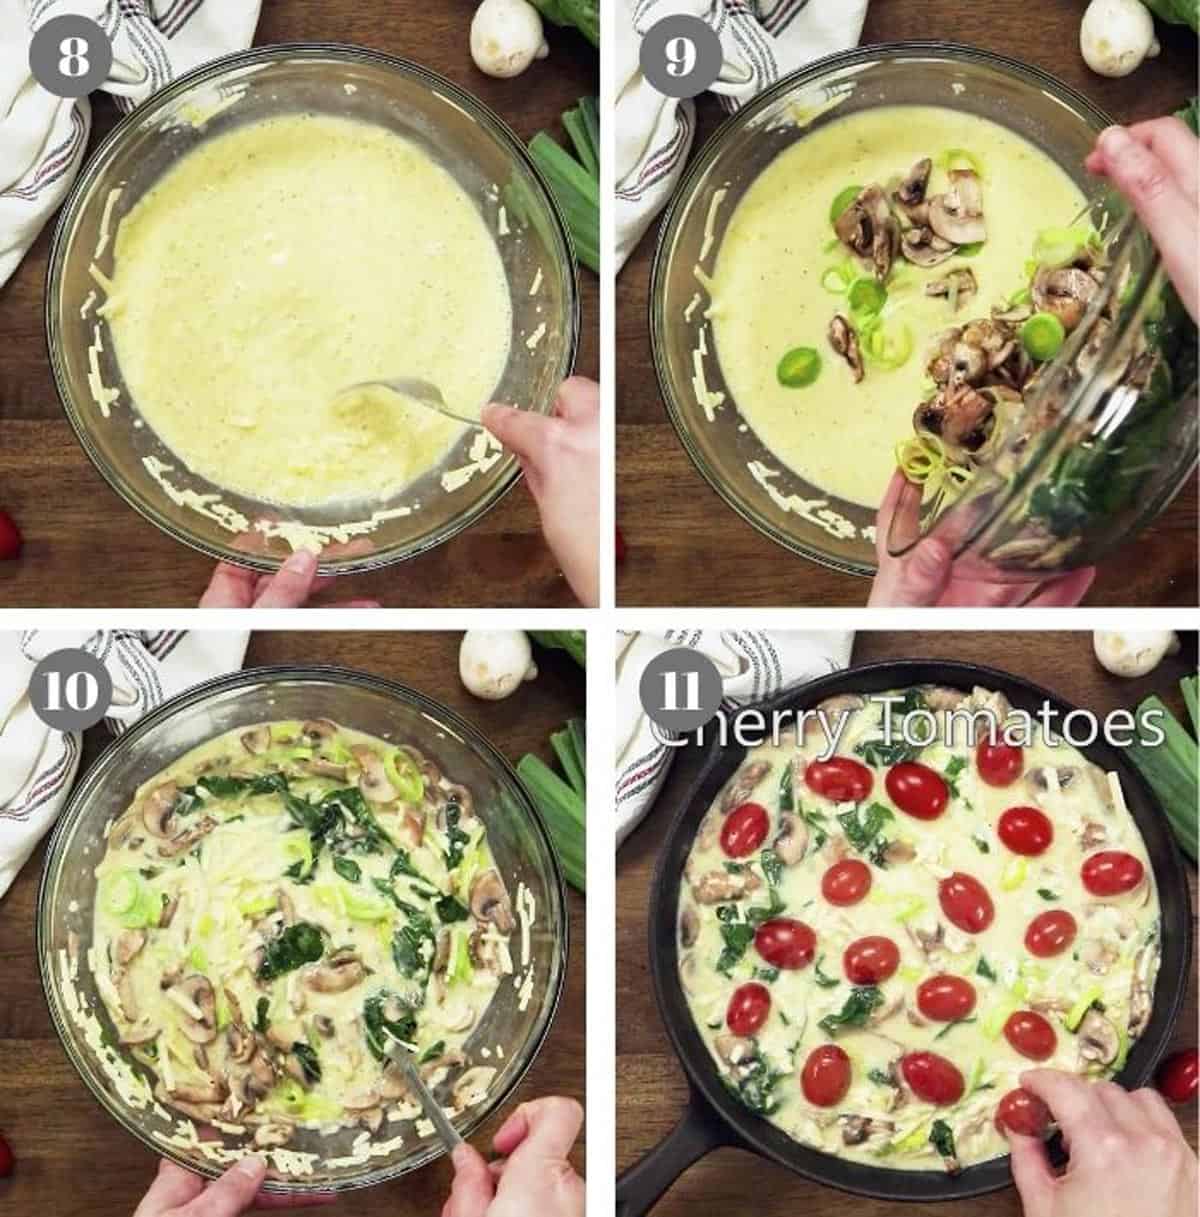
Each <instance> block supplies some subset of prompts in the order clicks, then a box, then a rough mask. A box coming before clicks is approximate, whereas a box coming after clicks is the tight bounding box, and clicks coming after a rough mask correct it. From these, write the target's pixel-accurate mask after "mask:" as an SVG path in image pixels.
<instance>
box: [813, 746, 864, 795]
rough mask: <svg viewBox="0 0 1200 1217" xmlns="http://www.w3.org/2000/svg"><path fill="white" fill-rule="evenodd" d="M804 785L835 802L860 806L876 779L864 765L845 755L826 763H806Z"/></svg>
mask: <svg viewBox="0 0 1200 1217" xmlns="http://www.w3.org/2000/svg"><path fill="white" fill-rule="evenodd" d="M804 784H805V785H806V786H807V787H808V788H809V790H814V791H816V793H817V794H819V795H822V796H824V797H825V798H827V799H832V800H833V802H835V803H861V802H862V801H863V799H865V798H866V797H867V795H869V794H870V793H871V787H872V786H874V785H875V778H874V776H873V775H872V773H871V771H870V770H869V769H868V768H867V767H866V765H862V764H859V762H858V761H855V760H852V759H851V758H850V757H848V756H833V757H830V758H829V760H827V761H809V763H808V766H807V767H806V768H805V770H804Z"/></svg>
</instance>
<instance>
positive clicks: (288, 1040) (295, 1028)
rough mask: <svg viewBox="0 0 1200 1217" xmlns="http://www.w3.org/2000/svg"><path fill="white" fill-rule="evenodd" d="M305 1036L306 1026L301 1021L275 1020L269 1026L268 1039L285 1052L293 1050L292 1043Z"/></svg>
mask: <svg viewBox="0 0 1200 1217" xmlns="http://www.w3.org/2000/svg"><path fill="white" fill-rule="evenodd" d="M303 1038H304V1028H303V1027H301V1026H300V1024H299V1023H293V1022H282V1023H281V1022H274V1023H272V1024H271V1025H270V1026H269V1027H268V1028H267V1039H268V1040H269V1041H270V1042H271V1043H272V1044H274V1045H275V1047H276V1048H282V1049H283V1051H284V1052H291V1050H292V1045H293V1044H295V1043H298V1042H299V1041H300V1040H302V1039H303Z"/></svg>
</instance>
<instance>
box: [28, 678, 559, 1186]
mask: <svg viewBox="0 0 1200 1217" xmlns="http://www.w3.org/2000/svg"><path fill="white" fill-rule="evenodd" d="M312 717H322V718H332V719H334V720H335V721H337V722H341V723H344V724H345V725H347V726H349V727H353V728H355V729H356V730H359V731H365V732H368V733H370V734H373V735H376V736H379V737H381V738H383V739H387V740H390V741H393V742H395V743H397V744H399V743H408V744H412V745H414V746H415V747H416V748H418V749H419V750H420V751H421V752H423V753H424V754H425V755H427V756H429V757H430V758H431V759H432V760H433V761H434V762H435V763H436V764H437V765H438V766H439V767H440V768H441V769H442V771H443V772H444V773H448V774H452V775H453V776H454V780H455V781H456V782H458V783H461V784H463V785H465V786H467V787H468V788H469V789H470V790H471V791H472V793H473V795H474V796H475V806H476V809H477V810H478V813H479V815H480V816H481V818H482V819H483V820H484V822H485V824H486V825H487V830H488V839H489V842H490V844H491V847H492V850H493V852H494V854H495V857H496V862H497V865H498V867H499V869H500V872H501V874H502V875H503V876H504V879H505V882H506V883H507V884H508V887H509V891H510V892H512V893H514V894H515V893H516V891H517V885H518V884H519V883H524V884H525V885H526V887H527V888H528V889H529V891H530V892H531V894H532V895H533V898H534V901H535V902H536V903H535V908H536V919H535V922H534V926H533V933H532V935H531V951H530V959H531V964H532V968H533V987H532V997H531V999H530V1000H529V1001H528V1003H527V1004H525V1008H524V1009H522V1008H521V1005H522V1002H521V1000H520V994H519V993H518V991H517V989H516V987H515V986H514V985H512V984H502V985H501V987H500V989H499V990H498V991H497V993H496V996H495V998H494V999H493V1001H492V1003H491V1005H490V1006H489V1007H488V1009H487V1011H486V1013H485V1015H484V1016H483V1018H482V1019H481V1020H480V1022H479V1024H478V1026H477V1027H476V1028H475V1029H474V1031H473V1032H472V1034H471V1038H470V1039H469V1040H468V1042H467V1044H466V1046H465V1048H464V1052H465V1054H466V1056H467V1059H468V1061H469V1062H471V1063H480V1062H479V1058H478V1055H477V1054H476V1053H475V1052H474V1051H473V1050H474V1049H476V1048H478V1047H482V1046H485V1045H487V1046H495V1045H497V1044H498V1045H501V1046H502V1047H503V1048H504V1056H503V1059H502V1060H500V1059H499V1058H498V1055H497V1054H496V1053H491V1054H490V1055H489V1057H488V1059H487V1063H488V1064H491V1065H497V1066H498V1067H499V1073H498V1074H497V1076H496V1078H495V1080H494V1081H493V1083H492V1086H491V1088H490V1090H489V1091H488V1095H487V1097H486V1099H485V1100H484V1101H483V1102H482V1103H481V1104H479V1105H478V1106H476V1107H472V1108H469V1109H468V1110H467V1111H466V1112H464V1113H463V1114H462V1115H461V1116H458V1117H455V1120H454V1123H455V1125H456V1127H457V1128H458V1130H459V1132H461V1133H462V1135H463V1136H469V1135H470V1133H471V1131H472V1130H473V1129H474V1128H476V1127H477V1126H478V1125H479V1124H480V1123H481V1122H482V1121H483V1120H485V1119H486V1118H487V1116H488V1115H489V1114H490V1112H491V1111H493V1110H494V1109H495V1108H497V1107H498V1106H499V1105H500V1104H501V1103H503V1102H504V1101H505V1099H506V1098H507V1097H508V1096H509V1094H510V1092H511V1091H512V1089H513V1088H514V1087H515V1086H516V1085H517V1083H518V1082H519V1081H520V1080H521V1078H522V1077H523V1076H524V1074H525V1072H526V1070H527V1069H528V1068H529V1066H530V1064H531V1063H532V1061H533V1058H534V1057H535V1056H536V1055H537V1052H538V1049H539V1048H540V1047H541V1045H542V1042H543V1041H544V1040H545V1037H546V1034H547V1032H548V1031H549V1028H550V1023H551V1020H552V1019H553V1017H554V1012H555V1010H556V1008H557V1006H558V1000H559V996H560V994H561V991H562V986H563V979H564V975H565V971H566V960H567V918H566V911H565V899H564V889H563V883H562V876H561V874H560V871H559V868H558V862H557V859H556V858H555V856H554V851H553V849H552V848H551V845H550V840H549V837H548V835H547V833H546V829H545V827H544V825H543V824H542V821H541V818H540V817H539V815H538V813H537V811H536V810H535V809H534V807H533V805H532V804H531V803H530V801H529V799H528V797H527V796H526V794H525V792H524V790H523V789H522V787H521V785H520V783H519V781H518V780H517V778H516V775H515V774H514V773H513V771H512V769H511V768H510V767H509V765H508V764H507V762H506V761H505V760H504V758H503V757H502V756H500V754H499V753H498V752H496V750H495V749H494V748H492V746H491V745H490V744H489V743H488V742H487V741H486V740H485V739H484V738H483V737H482V736H481V735H480V734H479V733H478V732H477V731H475V729H474V728H472V727H471V726H469V725H468V724H467V723H465V722H464V721H463V720H462V719H460V718H459V717H458V716H457V715H456V714H454V713H453V712H452V711H450V710H448V709H446V708H445V707H444V706H440V705H438V704H437V703H436V702H434V701H432V700H431V699H429V698H428V697H425V696H424V695H423V694H421V693H418V692H416V691H414V690H412V689H409V688H406V687H405V686H403V685H400V684H396V683H394V682H392V681H388V680H382V679H380V678H378V677H374V676H368V675H366V674H364V673H361V672H353V671H349V670H346V669H341V668H325V667H278V668H258V669H250V670H248V671H245V672H240V673H237V674H235V675H232V676H227V677H222V678H220V679H218V680H214V681H209V682H207V683H205V684H202V685H198V686H197V687H196V688H194V689H190V690H188V692H186V693H183V694H181V695H180V696H179V697H176V698H174V699H172V700H171V701H169V702H167V703H166V704H165V705H164V706H162V707H161V708H160V709H158V710H156V711H155V712H154V713H153V714H151V715H148V716H147V717H146V718H144V719H142V720H141V721H140V722H139V723H137V724H136V725H135V726H133V727H131V728H130V729H129V730H128V731H127V732H125V734H123V735H122V736H120V737H119V738H118V739H117V740H115V741H114V742H113V743H112V744H110V745H109V747H108V748H107V749H106V750H105V751H104V752H103V753H102V754H101V756H100V758H99V759H98V760H97V761H96V763H95V764H94V765H92V767H91V768H90V769H89V770H88V771H87V773H86V774H85V775H84V776H83V778H82V779H81V780H80V782H79V783H78V785H77V786H76V788H75V791H74V793H73V794H72V796H71V798H70V800H69V802H68V804H67V806H66V808H65V809H64V810H63V813H62V816H61V817H60V820H59V823H58V826H57V827H56V829H55V832H54V836H53V838H52V840H51V842H50V847H49V851H48V853H47V857H46V866H45V871H44V873H43V876H42V884H41V889H40V891H39V894H38V914H37V938H38V960H39V964H40V967H41V974H42V984H43V987H44V989H45V993H46V1000H47V1002H48V1003H49V1007H50V1013H51V1016H52V1018H53V1020H54V1026H55V1028H56V1030H57V1032H58V1035H59V1038H60V1039H61V1040H62V1043H63V1047H64V1048H65V1049H66V1052H67V1056H68V1057H69V1058H70V1060H71V1063H72V1064H73V1065H74V1066H75V1068H76V1069H77V1070H78V1071H79V1075H80V1077H82V1078H83V1080H84V1082H85V1083H86V1084H87V1087H88V1089H89V1090H90V1091H91V1092H92V1094H93V1095H94V1096H95V1097H96V1098H97V1099H98V1100H99V1102H100V1104H101V1105H102V1106H103V1107H104V1109H105V1110H106V1111H107V1112H108V1113H109V1114H110V1115H111V1116H112V1117H113V1118H114V1119H116V1120H117V1121H118V1122H119V1123H120V1124H121V1125H122V1126H123V1127H124V1128H125V1129H127V1130H128V1131H129V1132H131V1133H133V1134H134V1136H136V1137H137V1138H138V1139H139V1140H141V1141H142V1142H143V1143H144V1144H145V1145H147V1146H148V1147H149V1148H150V1149H151V1150H153V1151H154V1152H155V1153H156V1154H160V1155H162V1156H164V1157H167V1158H171V1159H173V1160H174V1161H175V1162H177V1163H179V1164H180V1165H181V1166H184V1167H186V1168H187V1169H189V1170H192V1171H196V1172H198V1173H199V1174H202V1175H205V1176H208V1177H210V1178H211V1177H215V1176H216V1175H217V1174H219V1173H220V1171H221V1169H222V1167H221V1165H220V1164H219V1163H216V1162H214V1161H213V1160H212V1159H210V1158H208V1157H206V1156H205V1155H204V1154H203V1153H201V1152H200V1151H198V1150H196V1149H194V1148H181V1147H180V1145H178V1144H177V1143H175V1142H174V1141H169V1140H168V1139H167V1138H168V1137H169V1136H170V1135H171V1134H172V1132H173V1131H174V1130H175V1127H176V1125H177V1123H178V1121H179V1117H178V1116H176V1117H174V1118H172V1119H169V1120H168V1119H164V1118H163V1115H162V1114H160V1113H161V1110H162V1109H161V1108H157V1106H156V1105H154V1106H152V1105H148V1104H147V1105H143V1106H136V1105H134V1104H133V1103H131V1102H130V1101H129V1100H128V1099H126V1098H123V1097H122V1095H121V1094H120V1093H119V1092H118V1088H117V1087H116V1086H115V1085H114V1083H113V1080H112V1077H111V1075H110V1073H109V1072H108V1071H107V1070H106V1069H105V1067H104V1066H103V1064H102V1063H101V1054H106V1053H110V1052H115V1051H119V1050H118V1049H115V1048H113V1047H112V1046H111V1045H114V1044H115V1043H116V1032H115V1029H114V1027H113V1024H112V1022H111V1020H110V1019H109V1016H108V1012H107V1010H106V1008H105V1006H104V1003H103V1000H102V999H101V997H100V994H99V991H98V989H97V987H96V983H95V981H94V979H93V978H92V976H91V974H90V972H89V969H88V967H87V962H86V956H87V951H88V948H89V946H90V944H91V940H92V909H93V905H94V901H95V894H96V877H95V874H94V871H95V867H96V865H97V863H98V862H99V861H100V859H101V857H102V856H103V853H104V849H105V839H106V838H105V832H106V828H107V826H108V824H109V823H110V822H111V821H112V819H113V818H114V817H115V816H117V815H119V814H120V813H121V812H122V811H124V809H125V808H126V807H128V805H129V802H130V800H131V798H132V796H133V794H134V791H135V790H136V789H137V787H138V786H139V784H140V783H142V782H145V781H146V780H147V779H149V778H151V777H153V776H154V775H155V774H156V773H159V772H161V771H162V770H163V769H164V768H165V767H166V766H167V765H169V764H170V763H171V762H172V761H173V760H175V759H176V758H178V757H179V756H180V755H182V754H183V753H185V752H187V751H188V750H189V749H191V748H193V747H195V746H196V745H197V744H200V743H202V742H204V741H205V740H208V739H211V738H212V737H213V736H215V735H218V734H220V733H221V732H224V731H229V730H232V729H233V728H235V727H242V726H247V725H250V724H253V723H259V722H263V721H265V720H268V719H306V718H312ZM73 953H74V954H76V955H77V957H78V959H79V968H78V977H77V979H76V980H74V981H72V980H71V979H70V976H69V968H70V964H69V960H70V958H71V955H72V954H73ZM65 985H73V988H74V993H75V994H76V995H77V996H78V999H79V1001H80V1003H81V1004H82V1006H83V1008H84V1010H85V1011H89V1012H91V1013H93V1014H94V1015H95V1016H96V1019H97V1020H98V1024H99V1033H98V1034H97V1033H96V1032H95V1030H94V1029H93V1033H92V1034H91V1035H86V1034H85V1033H84V1030H83V1029H82V1028H81V1027H80V1025H79V1023H78V1022H77V1021H76V1020H75V1018H73V1017H72V1016H71V1013H70V1012H69V1009H68V1007H67V1005H66V1004H65V1003H64V986H65ZM122 1055H123V1054H122ZM124 1059H125V1060H126V1061H130V1060H131V1058H129V1057H127V1056H124ZM133 1068H134V1071H135V1072H139V1073H142V1074H143V1075H144V1074H145V1071H144V1070H143V1068H142V1066H140V1065H137V1064H136V1063H134V1064H133ZM147 1080H149V1079H147ZM437 1093H439V1094H440V1092H437ZM442 1098H443V1100H444V1101H445V1100H446V1096H442ZM362 1131H363V1130H362V1129H360V1128H347V1129H342V1130H340V1131H338V1132H336V1133H333V1134H326V1133H321V1132H315V1131H307V1130H304V1129H298V1130H297V1133H296V1136H295V1137H294V1138H293V1140H292V1141H291V1142H290V1143H289V1148H291V1149H297V1150H301V1151H305V1152H313V1153H317V1154H319V1155H320V1157H319V1158H318V1160H317V1162H316V1163H315V1164H314V1170H313V1174H311V1175H305V1176H303V1177H296V1176H290V1177H288V1178H286V1179H284V1178H279V1177H277V1176H276V1175H275V1174H274V1173H272V1175H271V1176H269V1177H268V1182H267V1187H268V1190H270V1191H276V1192H301V1191H313V1190H334V1191H342V1190H348V1189H351V1188H358V1187H367V1186H370V1185H372V1184H376V1183H382V1182H384V1181H386V1180H388V1179H394V1178H396V1177H397V1176H398V1175H402V1174H405V1173H406V1172H408V1171H412V1170H416V1169H417V1168H418V1167H421V1166H424V1165H425V1164H426V1163H428V1162H430V1161H432V1160H433V1159H434V1158H436V1157H438V1156H439V1155H441V1154H442V1153H443V1152H444V1151H443V1147H442V1143H441V1141H440V1140H439V1139H438V1137H437V1135H436V1134H434V1133H430V1134H429V1135H428V1136H421V1135H420V1134H419V1133H418V1132H417V1131H416V1129H415V1127H414V1126H413V1125H411V1124H403V1125H400V1126H397V1125H395V1124H391V1125H385V1126H384V1128H383V1130H381V1133H380V1139H381V1140H382V1139H386V1138H387V1137H390V1136H393V1135H395V1133H396V1132H397V1131H399V1132H400V1134H401V1135H402V1136H403V1137H404V1144H403V1145H402V1146H400V1147H399V1148H397V1149H396V1150H394V1151H393V1152H392V1153H391V1154H389V1155H387V1156H381V1157H375V1158H371V1159H369V1160H368V1161H367V1162H366V1163H363V1164H360V1165H355V1166H337V1167H332V1166H327V1165H326V1163H327V1162H328V1161H329V1160H330V1159H336V1158H340V1157H345V1156H347V1155H348V1154H349V1153H350V1152H351V1144H352V1142H353V1141H354V1139H355V1138H356V1137H358V1136H360V1135H361V1133H362ZM211 1135H212V1136H213V1137H215V1138H216V1144H218V1145H220V1146H222V1147H223V1148H225V1149H228V1150H234V1151H243V1152H246V1153H249V1152H251V1150H252V1146H251V1144H250V1138H249V1136H248V1135H236V1134H229V1133H224V1132H219V1131H217V1130H211Z"/></svg>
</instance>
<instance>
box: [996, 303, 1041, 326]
mask: <svg viewBox="0 0 1200 1217" xmlns="http://www.w3.org/2000/svg"><path fill="white" fill-rule="evenodd" d="M1032 316H1033V305H1032V304H1006V305H1002V306H1000V307H998V308H994V309H992V319H993V320H995V321H1003V322H1004V323H1005V324H1006V325H1021V324H1022V323H1024V322H1026V321H1028V320H1029V318H1030V317H1032Z"/></svg>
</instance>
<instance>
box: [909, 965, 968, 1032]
mask: <svg viewBox="0 0 1200 1217" xmlns="http://www.w3.org/2000/svg"><path fill="white" fill-rule="evenodd" d="M917 1009H918V1010H920V1011H921V1013H922V1014H923V1015H925V1017H926V1018H932V1019H934V1020H935V1021H936V1022H939V1023H952V1022H954V1020H955V1019H956V1018H966V1017H967V1015H968V1014H970V1013H971V1011H972V1010H974V1009H975V986H974V985H973V984H971V982H970V981H969V980H964V979H963V978H962V977H961V976H949V975H944V974H943V975H939V976H931V977H929V979H928V980H923V981H921V983H920V984H919V985H918V986H917Z"/></svg>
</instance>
